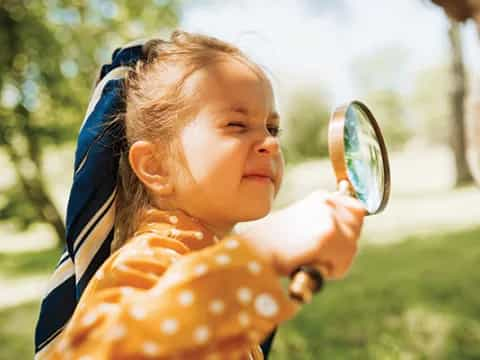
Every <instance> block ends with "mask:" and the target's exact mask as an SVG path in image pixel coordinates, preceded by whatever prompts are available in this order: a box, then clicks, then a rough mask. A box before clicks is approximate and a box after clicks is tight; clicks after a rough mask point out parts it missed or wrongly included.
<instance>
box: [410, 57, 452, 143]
mask: <svg viewBox="0 0 480 360" xmlns="http://www.w3.org/2000/svg"><path fill="white" fill-rule="evenodd" d="M450 77H451V73H450V69H449V68H448V67H447V66H439V67H436V68H431V69H427V70H424V71H423V72H421V73H420V74H419V75H418V76H417V78H416V79H415V83H414V90H413V93H412V95H411V97H410V98H409V100H408V101H409V103H408V108H409V109H411V110H410V113H411V116H412V119H413V126H414V128H415V133H416V134H417V135H419V136H421V137H422V138H424V139H426V140H427V141H428V142H429V143H431V144H446V143H448V142H449V141H450V139H449V132H450V131H449V130H450V121H449V119H450V117H451V103H450V101H451V100H450V94H449V91H450V80H451V79H450Z"/></svg>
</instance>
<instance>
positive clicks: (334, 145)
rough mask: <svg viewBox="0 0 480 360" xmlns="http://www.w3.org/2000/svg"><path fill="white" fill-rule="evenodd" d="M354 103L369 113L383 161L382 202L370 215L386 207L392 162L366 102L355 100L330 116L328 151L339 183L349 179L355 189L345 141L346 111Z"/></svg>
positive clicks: (337, 109)
mask: <svg viewBox="0 0 480 360" xmlns="http://www.w3.org/2000/svg"><path fill="white" fill-rule="evenodd" d="M353 104H355V105H358V106H359V107H360V109H361V110H362V111H363V112H364V113H365V115H367V118H368V121H369V122H370V124H371V125H372V127H373V131H374V132H375V136H376V137H377V139H378V145H379V146H380V154H381V156H382V161H383V178H384V189H383V194H382V201H381V202H380V205H379V207H378V209H376V210H375V211H374V212H372V213H369V215H373V214H377V213H379V212H380V211H382V210H383V209H384V208H385V206H386V205H387V202H388V199H389V197H390V164H389V162H388V153H387V147H386V145H385V140H384V139H383V135H382V132H381V130H380V127H379V126H378V123H377V121H376V120H375V117H374V116H373V114H372V113H371V111H370V110H369V109H368V107H367V106H366V105H365V104H363V103H362V102H360V101H358V100H354V101H351V102H350V103H348V104H346V105H341V106H339V107H337V108H336V109H335V111H334V112H333V114H332V116H331V118H330V123H329V127H328V152H329V154H330V159H331V161H332V165H333V171H334V172H335V176H336V178H337V184H338V183H339V182H340V181H342V180H347V181H348V184H349V186H350V190H354V187H353V185H352V183H351V181H350V179H349V178H348V172H347V164H346V162H345V142H344V138H343V136H344V126H345V116H346V112H347V110H348V107H349V106H350V105H353Z"/></svg>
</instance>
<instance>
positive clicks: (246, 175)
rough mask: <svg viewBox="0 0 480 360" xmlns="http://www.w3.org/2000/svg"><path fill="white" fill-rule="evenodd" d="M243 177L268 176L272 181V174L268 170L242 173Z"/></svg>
mask: <svg viewBox="0 0 480 360" xmlns="http://www.w3.org/2000/svg"><path fill="white" fill-rule="evenodd" d="M244 177H260V178H268V179H270V180H271V181H272V182H274V176H273V174H272V173H271V172H269V171H254V172H249V173H247V174H245V175H244Z"/></svg>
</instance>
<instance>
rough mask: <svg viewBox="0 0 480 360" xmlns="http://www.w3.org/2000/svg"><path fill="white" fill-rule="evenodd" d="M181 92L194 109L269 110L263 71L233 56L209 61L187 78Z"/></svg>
mask: <svg viewBox="0 0 480 360" xmlns="http://www.w3.org/2000/svg"><path fill="white" fill-rule="evenodd" d="M183 91H184V93H185V95H187V96H189V97H190V99H191V100H192V104H193V106H194V108H196V109H197V111H200V110H201V109H209V110H215V111H216V110H221V109H229V108H236V107H241V108H245V109H247V110H248V111H249V112H253V113H262V112H273V111H275V109H274V103H275V101H274V95H273V89H272V85H271V83H270V81H269V80H268V78H267V77H266V76H265V74H264V73H263V72H262V71H261V70H260V69H258V68H256V67H254V66H253V65H251V64H248V63H246V62H243V61H241V60H239V59H236V58H233V57H231V58H225V59H222V60H220V61H217V62H214V63H212V64H209V65H207V66H205V67H203V68H201V69H199V70H198V71H196V72H194V73H193V74H192V75H191V76H190V77H188V78H187V80H186V82H185V84H184V88H183Z"/></svg>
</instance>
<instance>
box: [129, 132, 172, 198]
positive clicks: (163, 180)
mask: <svg viewBox="0 0 480 360" xmlns="http://www.w3.org/2000/svg"><path fill="white" fill-rule="evenodd" d="M157 151H158V148H157V147H156V145H155V144H153V143H151V142H149V141H144V140H141V141H136V142H135V143H133V144H132V146H131V147H130V151H129V153H128V160H129V162H130V166H131V167H132V169H133V171H134V172H135V174H136V175H137V177H138V178H139V179H140V181H141V182H142V183H143V184H144V185H145V186H146V187H147V189H148V190H150V191H151V192H152V193H154V194H155V195H161V196H166V195H170V194H171V193H172V192H173V185H172V184H171V182H170V179H169V176H168V175H169V174H168V172H167V171H166V167H165V166H162V165H164V164H162V161H160V160H159V156H158V154H157Z"/></svg>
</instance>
